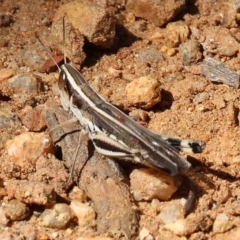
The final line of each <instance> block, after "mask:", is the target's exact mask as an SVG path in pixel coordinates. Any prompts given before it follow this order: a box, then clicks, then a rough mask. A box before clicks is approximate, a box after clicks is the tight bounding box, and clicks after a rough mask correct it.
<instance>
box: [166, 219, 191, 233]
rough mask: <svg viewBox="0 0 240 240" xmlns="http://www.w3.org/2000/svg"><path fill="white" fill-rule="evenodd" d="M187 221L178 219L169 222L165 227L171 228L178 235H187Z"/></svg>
mask: <svg viewBox="0 0 240 240" xmlns="http://www.w3.org/2000/svg"><path fill="white" fill-rule="evenodd" d="M187 224H188V223H187V221H186V219H178V220H176V221H175V222H171V223H168V224H166V225H165V228H166V229H168V230H171V231H172V232H173V233H174V234H176V235H178V236H185V235H187V228H188V227H187Z"/></svg>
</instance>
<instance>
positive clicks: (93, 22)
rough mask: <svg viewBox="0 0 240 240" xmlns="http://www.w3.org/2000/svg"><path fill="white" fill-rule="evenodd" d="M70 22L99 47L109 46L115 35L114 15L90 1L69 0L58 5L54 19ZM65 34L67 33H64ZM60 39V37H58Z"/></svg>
mask: <svg viewBox="0 0 240 240" xmlns="http://www.w3.org/2000/svg"><path fill="white" fill-rule="evenodd" d="M64 15H67V16H68V18H67V19H66V22H68V23H71V24H72V26H73V28H74V29H77V30H78V31H79V32H80V33H81V34H82V35H83V36H85V37H86V38H87V40H88V41H89V42H91V43H92V44H94V45H95V46H98V47H101V48H110V47H111V46H112V44H113V39H114V37H115V20H114V17H113V16H112V15H111V14H110V13H109V12H108V11H107V10H105V9H104V8H102V7H100V6H99V5H98V4H95V3H94V2H90V1H71V2H69V3H67V4H64V5H62V6H60V8H59V9H58V11H57V13H56V14H55V17H54V20H53V25H54V24H55V22H56V21H60V22H62V18H63V16H64ZM66 35H67V34H66ZM60 39H61V38H60Z"/></svg>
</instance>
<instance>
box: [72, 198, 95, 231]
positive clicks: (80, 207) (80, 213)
mask: <svg viewBox="0 0 240 240" xmlns="http://www.w3.org/2000/svg"><path fill="white" fill-rule="evenodd" d="M70 208H71V210H72V212H73V214H74V215H75V216H76V217H77V218H78V225H79V226H80V227H87V226H94V225H96V222H95V217H96V214H95V212H94V210H93V208H92V207H91V206H89V204H88V203H82V202H81V201H79V200H74V201H72V202H71V204H70Z"/></svg>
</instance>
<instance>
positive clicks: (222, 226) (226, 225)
mask: <svg viewBox="0 0 240 240" xmlns="http://www.w3.org/2000/svg"><path fill="white" fill-rule="evenodd" d="M232 227H233V223H232V222H230V220H229V217H228V216H227V214H226V213H219V214H218V215H217V216H216V219H215V221H214V223H213V232H217V233H223V232H226V231H227V230H229V229H231V228H232Z"/></svg>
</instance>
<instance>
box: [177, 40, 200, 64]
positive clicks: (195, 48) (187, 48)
mask: <svg viewBox="0 0 240 240" xmlns="http://www.w3.org/2000/svg"><path fill="white" fill-rule="evenodd" d="M179 54H180V56H181V59H182V62H183V64H184V65H190V64H194V63H197V62H199V61H200V60H201V59H202V53H201V51H200V44H199V42H198V41H197V40H194V39H190V40H187V41H186V42H185V43H182V44H180V46H179Z"/></svg>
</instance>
